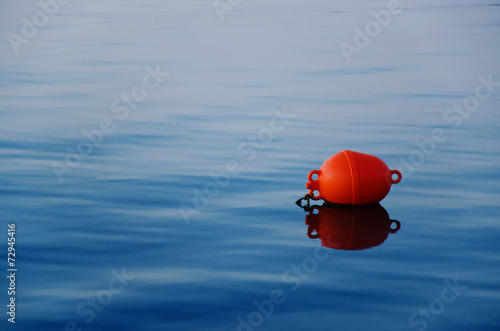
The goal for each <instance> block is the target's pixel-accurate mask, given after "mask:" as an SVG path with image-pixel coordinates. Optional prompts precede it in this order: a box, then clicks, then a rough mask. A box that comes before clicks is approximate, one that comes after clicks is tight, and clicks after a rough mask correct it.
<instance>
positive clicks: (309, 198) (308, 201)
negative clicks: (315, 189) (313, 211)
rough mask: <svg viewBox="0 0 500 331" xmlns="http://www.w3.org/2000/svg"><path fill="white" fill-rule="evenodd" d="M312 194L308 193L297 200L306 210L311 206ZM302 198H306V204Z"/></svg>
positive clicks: (296, 202) (297, 203)
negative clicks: (303, 204)
mask: <svg viewBox="0 0 500 331" xmlns="http://www.w3.org/2000/svg"><path fill="white" fill-rule="evenodd" d="M311 198H312V195H309V194H306V195H304V197H302V198H300V199H299V200H297V201H295V204H296V205H297V206H299V207H300V208H304V210H305V211H308V210H309V207H310V206H311V204H310V201H311ZM302 200H306V205H305V206H302Z"/></svg>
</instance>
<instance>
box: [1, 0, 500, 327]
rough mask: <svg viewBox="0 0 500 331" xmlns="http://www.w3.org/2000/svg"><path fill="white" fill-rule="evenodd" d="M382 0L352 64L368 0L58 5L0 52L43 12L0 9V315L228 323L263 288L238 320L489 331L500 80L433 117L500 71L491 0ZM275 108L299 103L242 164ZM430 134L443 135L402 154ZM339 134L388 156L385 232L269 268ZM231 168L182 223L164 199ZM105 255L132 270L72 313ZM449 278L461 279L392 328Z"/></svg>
mask: <svg viewBox="0 0 500 331" xmlns="http://www.w3.org/2000/svg"><path fill="white" fill-rule="evenodd" d="M401 3H402V6H403V7H404V9H403V11H402V12H401V13H400V14H398V15H393V17H392V19H391V22H390V24H389V25H388V26H387V27H384V28H382V29H381V32H380V34H379V35H377V36H376V37H374V38H372V41H371V42H370V45H369V46H368V47H366V48H363V49H361V50H360V52H359V54H353V55H352V58H351V59H352V62H351V63H347V61H346V59H345V58H344V56H343V55H342V52H341V50H340V48H339V44H340V43H341V42H347V43H350V44H353V43H354V41H353V39H354V36H355V32H354V30H353V29H354V28H355V27H356V26H359V27H361V28H364V26H365V24H366V23H367V22H369V21H371V20H373V17H372V16H371V14H370V11H372V10H375V11H379V10H382V9H385V8H386V7H387V2H384V1H374V2H373V1H370V2H368V1H360V2H356V3H351V2H349V1H341V2H327V1H313V2H311V1H308V2H300V1H287V2H284V1H277V2H271V3H270V2H269V1H263V0H261V1H243V2H242V3H241V4H240V5H238V6H237V7H235V8H234V10H233V11H231V12H226V13H225V20H224V21H220V20H219V18H218V16H217V14H216V12H215V10H214V8H213V4H212V2H211V1H201V0H196V1H184V2H178V1H156V0H149V1H129V2H127V3H126V4H125V3H121V2H118V1H107V2H99V1H86V2H76V1H72V2H69V3H68V4H66V5H61V6H60V9H59V13H58V15H56V16H53V17H51V18H50V20H49V22H48V24H47V25H46V26H44V27H43V28H41V29H40V31H39V32H38V34H37V36H36V37H34V38H32V39H30V40H29V41H28V43H26V44H23V45H20V52H19V54H15V53H14V51H13V49H12V47H11V45H10V43H9V39H8V37H7V35H8V33H9V32H15V33H18V34H21V28H22V24H23V22H22V20H21V19H22V17H23V16H25V17H27V18H29V19H31V18H32V16H33V14H35V13H37V11H39V10H40V7H39V6H38V4H37V2H36V1H25V2H23V4H22V5H21V4H18V3H4V4H2V5H0V8H1V10H0V17H1V20H0V21H1V22H2V25H1V28H0V35H1V36H2V38H1V39H0V40H1V41H0V43H1V45H0V49H1V51H0V59H1V61H2V62H1V63H2V66H1V67H0V72H1V76H0V77H1V79H0V87H1V89H0V93H1V103H0V111H1V121H0V152H1V157H2V158H1V160H2V161H1V163H0V171H1V174H2V176H1V177H0V192H1V202H0V212H1V219H2V220H3V221H2V225H1V227H2V228H1V229H0V231H5V232H4V235H1V237H0V252H2V256H5V258H6V252H7V244H6V241H7V238H6V233H7V224H8V223H10V222H15V223H16V226H17V234H16V235H17V246H16V247H17V264H18V274H17V276H18V277H17V284H16V286H17V289H18V291H17V296H16V299H17V303H18V304H17V307H16V308H17V316H16V317H17V318H16V325H15V327H14V326H13V325H11V323H8V322H7V314H5V312H4V313H3V314H4V317H3V318H2V319H0V324H1V328H2V330H3V329H19V330H64V329H65V326H66V325H67V323H68V322H71V321H74V322H75V323H77V324H78V325H79V327H81V329H82V330H110V329H116V330H236V329H237V328H238V324H239V322H238V320H237V318H238V317H241V318H242V319H243V320H245V321H247V322H248V318H249V316H251V314H252V312H254V311H257V308H256V306H255V305H254V301H257V302H262V301H264V300H269V299H270V294H271V293H272V292H273V291H274V290H280V291H282V293H283V295H284V297H286V299H284V302H283V303H282V304H280V305H275V307H274V310H273V313H272V314H270V316H269V317H267V316H266V317H263V321H262V323H260V325H259V326H254V327H251V328H252V329H255V330H283V329H289V330H312V329H315V330H367V329H371V330H418V329H419V328H420V327H422V326H423V325H424V321H425V325H427V329H428V330H453V329H458V330H460V329H464V330H472V329H473V330H495V329H498V328H500V315H499V313H498V311H499V309H498V308H499V307H500V291H499V285H500V282H499V276H500V268H499V266H500V263H499V262H500V258H499V257H498V256H499V255H498V249H499V248H500V244H499V243H498V239H499V233H500V232H499V230H500V224H499V219H498V206H499V202H500V199H499V198H500V190H499V188H498V187H499V185H498V184H499V171H498V170H499V168H498V164H499V161H500V148H499V145H498V138H499V133H498V126H499V124H500V123H499V122H500V121H499V116H498V109H499V106H500V96H499V91H498V90H496V91H494V93H492V94H491V96H490V97H489V98H487V99H486V100H484V101H481V102H480V105H479V108H478V109H477V110H476V111H474V112H471V113H470V115H469V117H467V118H465V117H462V118H461V119H462V123H461V124H460V125H459V127H458V128H454V127H453V122H451V121H446V120H445V118H443V115H444V114H445V112H446V111H447V109H449V108H451V107H452V106H453V104H454V103H461V102H462V101H463V100H464V98H466V97H468V96H473V95H474V93H475V89H476V87H477V86H478V84H480V82H479V80H478V77H479V76H483V77H487V76H488V75H490V74H491V75H492V77H493V79H494V80H495V81H500V66H499V64H500V63H499V58H498V53H499V52H498V51H499V47H498V45H499V43H498V35H499V32H500V31H499V27H500V25H499V19H498V18H499V17H500V16H499V10H500V7H499V6H498V3H496V2H494V1H493V0H492V1H470V0H467V1H459V2H453V3H450V2H446V1H438V2H436V1H411V2H410V1H407V2H401ZM157 65H158V66H159V67H160V68H161V70H163V71H168V72H170V76H169V77H167V78H165V79H164V81H163V82H162V83H161V84H160V85H159V86H158V87H157V88H155V89H153V90H151V91H149V92H148V96H147V98H146V99H145V100H144V101H142V102H140V103H139V105H138V106H137V108H136V109H133V110H130V114H129V116H128V117H127V118H125V119H120V115H121V114H120V113H116V112H113V111H112V109H111V108H112V103H113V101H114V100H115V99H116V98H120V96H121V95H122V94H127V93H130V92H131V91H132V90H133V88H134V87H135V86H137V85H141V84H142V81H143V77H144V76H145V75H146V74H147V72H148V71H147V69H146V67H147V66H150V67H151V68H155V67H156V66H157ZM284 108H286V109H287V111H288V112H289V113H290V114H294V115H296V117H295V118H293V119H290V123H289V124H288V125H287V126H286V128H285V129H284V130H283V131H281V132H276V133H275V135H274V137H273V139H271V140H270V141H269V142H266V143H265V144H264V145H265V148H264V149H262V150H258V151H257V153H256V154H255V158H254V159H252V160H251V161H249V160H248V159H247V158H248V157H250V153H249V152H248V151H250V149H249V148H248V146H249V145H243V146H246V149H244V150H242V149H241V148H242V147H241V146H242V145H241V144H245V143H246V142H248V139H249V137H252V136H257V135H258V133H259V132H261V130H263V129H265V128H269V125H270V124H269V123H270V120H271V118H272V117H273V116H274V113H273V109H277V110H280V111H282V110H283V109H284ZM102 119H110V120H111V121H112V123H113V124H114V125H115V130H114V131H113V132H112V133H109V134H105V135H104V136H103V139H102V142H101V143H100V144H99V145H98V146H95V147H94V148H93V149H92V152H91V153H90V155H86V156H84V157H83V159H82V161H81V164H80V165H79V166H77V167H74V168H71V172H66V173H65V174H64V175H63V181H62V182H59V181H58V178H57V176H56V174H55V173H54V170H53V167H52V165H53V162H59V163H60V164H63V165H64V164H66V157H67V154H68V152H67V148H68V147H69V148H72V149H74V150H76V148H77V145H78V143H79V142H80V141H82V139H85V136H84V135H83V134H82V130H87V131H91V130H93V129H97V128H99V123H100V121H101V120H102ZM435 129H442V130H443V131H444V132H445V133H446V135H447V138H446V141H444V142H442V143H437V144H436V147H435V150H434V151H433V152H432V153H429V155H427V154H423V153H420V155H423V156H424V159H423V162H422V164H420V165H416V163H418V162H416V161H415V160H414V161H410V157H411V155H412V154H411V153H412V152H414V151H418V150H419V148H418V146H417V145H416V143H415V140H416V139H418V140H419V141H421V140H424V139H429V138H431V137H432V132H433V130H435ZM239 148H240V149H239ZM343 149H351V150H355V151H359V152H365V153H370V154H374V155H376V156H378V157H380V158H382V159H383V160H384V161H385V162H386V163H387V164H388V165H389V167H390V168H391V169H395V168H400V170H402V171H404V174H405V178H404V180H403V181H402V182H401V183H400V184H398V185H396V186H394V187H393V189H392V190H391V192H390V193H389V195H388V197H387V198H386V199H385V200H383V201H382V206H383V207H384V208H385V209H386V210H387V212H388V213H389V215H390V218H391V219H397V220H399V221H400V222H401V229H400V230H399V231H397V232H396V233H392V234H389V235H388V237H387V239H386V240H385V242H384V243H383V244H381V245H380V246H377V247H374V248H371V249H367V250H360V251H344V250H331V249H330V250H329V252H330V253H331V254H329V255H328V259H326V260H325V261H323V262H318V267H317V269H315V270H314V271H312V272H310V273H306V275H305V276H304V277H303V279H302V280H301V281H300V283H298V287H296V286H294V285H297V283H294V282H291V281H290V279H289V278H288V281H286V280H287V278H286V277H285V281H284V280H283V276H284V275H286V274H287V272H290V271H291V270H293V269H292V268H293V266H294V265H296V266H298V265H302V263H303V261H306V260H308V259H309V260H310V259H311V257H314V256H315V255H314V252H315V249H316V248H317V247H319V245H320V243H319V239H316V240H313V239H309V238H308V237H307V235H306V233H307V226H306V225H305V224H304V220H305V215H306V213H305V212H304V211H303V210H301V209H299V208H298V207H297V206H296V205H295V204H294V201H295V200H296V199H297V198H298V197H300V196H303V195H304V194H305V192H306V190H305V187H304V183H305V182H306V180H307V173H308V172H309V171H310V170H312V169H318V168H319V167H320V166H321V164H322V162H323V161H324V160H325V159H326V158H328V157H329V156H330V155H332V154H334V153H336V152H338V151H341V150H343ZM415 153H417V152H414V154H415ZM403 159H404V160H406V161H408V162H413V163H410V164H413V168H414V169H413V170H412V171H411V173H410V171H408V169H407V168H405V166H403V164H402V163H401V162H402V160H403ZM231 161H233V162H237V163H238V164H239V165H240V166H241V168H242V171H241V172H240V173H239V174H235V175H233V176H231V178H230V183H229V184H228V185H227V186H225V187H223V188H220V192H219V194H218V195H217V197H215V198H212V199H210V201H209V204H208V206H206V207H205V208H203V209H201V210H200V213H199V214H198V215H196V216H194V217H192V218H191V220H190V223H189V224H187V223H186V222H185V221H184V220H183V218H182V215H181V213H180V211H179V206H180V205H184V206H190V205H191V206H192V205H193V198H194V197H195V193H194V191H193V190H194V189H199V190H201V191H203V189H204V188H205V186H206V185H207V184H209V183H213V179H212V178H211V177H210V174H211V173H212V172H215V173H218V172H221V171H223V170H224V169H225V168H226V165H227V164H228V162H231ZM2 229H3V230H2ZM0 268H5V269H6V268H7V265H6V262H5V263H4V265H3V267H2V265H0ZM123 268H125V270H126V272H127V273H128V274H129V275H130V277H133V279H131V280H129V281H128V283H127V284H126V285H124V287H123V289H122V290H121V291H119V293H116V294H114V295H113V297H112V300H111V302H109V304H106V305H103V307H102V311H98V310H97V309H96V310H94V312H95V317H94V318H93V319H92V321H90V322H89V323H87V322H86V321H85V320H86V319H87V318H89V316H90V314H91V313H89V311H90V310H89V309H88V307H87V309H86V310H85V309H84V310H85V313H82V310H81V309H80V314H79V313H78V307H79V306H80V305H81V304H82V303H85V302H86V301H87V298H88V297H95V296H96V295H97V294H98V293H103V292H102V291H103V290H107V289H108V287H109V282H110V280H112V279H113V277H115V276H114V275H113V273H112V270H118V271H121V270H122V269H123ZM4 273H5V274H6V273H7V272H6V271H5V272H4ZM288 275H290V274H288ZM2 278H3V279H4V280H3V281H2V282H0V286H1V288H0V290H1V291H2V292H3V293H4V294H3V295H2V296H1V297H2V302H4V304H7V302H8V301H7V300H9V298H8V296H7V294H6V293H5V292H6V289H7V288H8V283H7V280H6V278H5V277H2ZM454 279H458V283H459V284H460V286H466V287H467V288H466V289H464V290H463V291H462V292H461V294H460V295H459V296H457V297H456V299H455V300H454V301H453V302H451V303H447V304H446V305H445V307H444V311H443V312H442V313H440V314H435V315H431V317H433V320H432V321H428V320H426V319H425V317H424V316H423V315H417V316H416V317H414V318H413V324H415V325H411V324H410V319H411V318H410V317H411V316H412V314H414V313H415V312H418V310H419V308H420V307H428V306H429V304H431V303H432V302H436V300H438V301H439V300H440V298H441V292H442V290H443V288H445V287H446V284H445V282H444V281H445V280H450V281H451V282H453V281H454ZM294 289H295V290H294ZM435 304H436V303H435ZM437 305H439V303H437ZM4 307H5V306H4ZM439 308H440V306H434V308H433V309H434V310H432V307H431V311H436V309H439ZM4 309H5V311H6V308H4ZM99 309H100V308H99ZM253 316H255V314H254V315H253ZM434 317H435V319H434ZM240 329H241V328H240ZM243 329H244V328H243Z"/></svg>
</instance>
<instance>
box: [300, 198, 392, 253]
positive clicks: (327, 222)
mask: <svg viewBox="0 0 500 331" xmlns="http://www.w3.org/2000/svg"><path fill="white" fill-rule="evenodd" d="M306 225H308V229H307V236H308V237H309V238H312V239H316V238H319V239H321V245H322V246H323V247H328V248H335V249H343V250H359V249H367V248H370V247H375V246H378V245H380V244H382V243H383V242H384V241H385V240H386V239H387V237H388V236H389V233H395V232H397V231H398V230H399V229H400V228H401V223H400V222H399V221H396V220H391V219H390V218H389V214H388V213H387V211H386V210H385V209H384V207H382V206H381V205H380V204H376V205H371V206H362V207H328V206H312V207H311V208H310V209H309V214H308V215H306Z"/></svg>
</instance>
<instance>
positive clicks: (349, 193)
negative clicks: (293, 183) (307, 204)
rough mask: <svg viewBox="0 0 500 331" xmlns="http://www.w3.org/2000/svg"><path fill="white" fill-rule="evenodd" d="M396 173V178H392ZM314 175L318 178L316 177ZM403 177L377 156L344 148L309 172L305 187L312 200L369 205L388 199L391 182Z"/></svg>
mask: <svg viewBox="0 0 500 331" xmlns="http://www.w3.org/2000/svg"><path fill="white" fill-rule="evenodd" d="M394 174H395V175H397V178H396V179H393V178H392V176H393V175H394ZM315 175H317V178H316V179H313V176H315ZM401 178H402V175H401V173H400V172H399V171H398V170H390V169H389V168H388V167H387V165H386V164H385V163H384V161H382V160H381V159H379V158H378V157H376V156H373V155H368V154H363V153H358V152H354V151H349V150H345V151H342V152H339V153H337V154H334V155H332V156H330V157H329V158H328V159H327V160H326V161H325V163H323V165H322V166H321V168H320V169H319V170H312V171H311V172H309V175H308V176H307V179H308V180H309V182H308V183H306V188H308V189H309V196H310V197H311V199H313V200H318V199H324V200H326V201H328V202H331V203H336V204H343V205H354V206H357V205H369V204H374V203H377V202H380V201H381V200H382V199H383V198H385V196H386V195H387V193H389V190H390V189H391V185H392V184H397V183H399V182H400V181H401ZM315 191H317V192H318V194H316V195H315Z"/></svg>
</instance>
